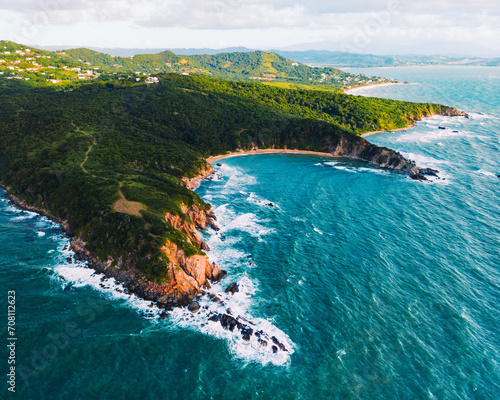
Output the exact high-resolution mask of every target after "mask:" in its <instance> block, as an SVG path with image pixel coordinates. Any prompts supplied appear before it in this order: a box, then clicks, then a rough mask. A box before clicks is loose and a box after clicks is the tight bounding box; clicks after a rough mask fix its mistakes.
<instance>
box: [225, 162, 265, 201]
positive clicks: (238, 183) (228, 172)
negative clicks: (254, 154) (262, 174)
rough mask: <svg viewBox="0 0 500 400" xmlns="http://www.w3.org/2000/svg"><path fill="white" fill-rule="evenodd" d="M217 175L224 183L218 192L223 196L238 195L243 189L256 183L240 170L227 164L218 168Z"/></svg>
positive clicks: (253, 178) (251, 177)
mask: <svg viewBox="0 0 500 400" xmlns="http://www.w3.org/2000/svg"><path fill="white" fill-rule="evenodd" d="M217 175H220V177H221V180H222V181H225V182H226V183H225V184H224V186H223V187H222V188H221V189H220V191H219V192H220V193H221V194H225V195H227V194H233V193H238V192H239V191H241V190H242V188H243V187H245V186H248V185H254V184H256V183H257V180H256V179H255V177H253V176H251V175H248V174H247V173H245V172H244V171H243V170H242V169H241V168H236V167H232V166H230V165H227V164H223V165H222V167H220V169H219V170H218V172H217Z"/></svg>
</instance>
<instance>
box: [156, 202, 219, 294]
mask: <svg viewBox="0 0 500 400" xmlns="http://www.w3.org/2000/svg"><path fill="white" fill-rule="evenodd" d="M181 211H182V213H183V215H182V216H181V215H173V214H171V213H167V214H166V215H165V220H166V221H167V223H169V224H170V225H172V226H173V227H174V228H176V229H177V230H179V231H181V232H183V233H185V234H186V235H187V237H188V239H189V241H190V242H191V243H192V244H193V245H195V246H197V247H199V248H202V249H203V248H206V247H207V246H206V244H205V246H204V243H203V242H202V240H201V238H200V235H199V234H198V231H197V230H196V228H198V229H201V230H205V229H207V226H213V225H215V223H214V220H215V219H216V218H215V215H214V214H213V212H212V211H211V210H201V209H200V208H198V207H197V206H196V205H193V206H191V207H190V208H188V207H187V206H186V205H182V206H181ZM162 250H163V251H164V252H165V254H166V256H167V257H168V259H169V260H170V263H169V266H168V268H169V274H170V277H171V280H170V283H169V285H168V291H169V293H172V294H176V295H177V296H179V297H180V298H183V297H186V294H188V296H189V295H193V294H199V293H200V292H201V288H202V287H203V286H204V287H209V286H210V283H209V281H218V280H220V279H222V278H223V277H224V276H225V275H226V273H225V271H222V270H221V269H220V268H219V267H218V266H217V264H215V263H211V262H210V260H209V259H208V257H207V256H206V255H193V256H190V257H186V254H185V252H184V250H182V249H179V248H178V246H177V245H176V244H175V243H173V242H170V241H168V242H167V243H165V246H164V247H163V248H162Z"/></svg>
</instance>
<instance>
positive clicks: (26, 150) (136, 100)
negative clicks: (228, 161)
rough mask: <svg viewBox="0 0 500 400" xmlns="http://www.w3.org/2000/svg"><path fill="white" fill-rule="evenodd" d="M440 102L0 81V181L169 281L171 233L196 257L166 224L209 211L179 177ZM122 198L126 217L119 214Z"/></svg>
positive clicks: (96, 243)
mask: <svg viewBox="0 0 500 400" xmlns="http://www.w3.org/2000/svg"><path fill="white" fill-rule="evenodd" d="M440 107H441V106H437V105H431V104H412V103H405V102H399V101H391V100H382V99H369V98H362V97H353V96H348V95H343V94H334V93H331V92H322V91H305V90H286V89H280V88H274V87H269V86H266V85H262V84H258V83H242V82H230V81H223V80H217V79H212V78H206V77H201V76H181V75H178V74H165V75H161V76H160V82H159V83H157V84H152V85H146V84H138V83H136V82H135V79H129V80H121V81H114V82H108V83H96V84H87V85H83V86H79V87H75V88H73V89H70V88H66V90H56V89H54V88H48V87H45V88H40V87H35V88H33V87H31V86H29V83H28V82H23V81H13V80H11V81H3V82H2V83H0V110H1V113H0V144H1V145H0V182H2V183H3V184H5V185H7V186H9V188H10V190H11V191H12V192H13V193H15V194H17V195H20V196H21V197H22V198H24V199H25V200H26V201H27V202H29V203H31V204H35V205H37V206H40V207H43V208H45V209H48V210H50V211H51V212H52V213H53V214H54V215H56V216H59V217H62V218H64V219H67V220H68V221H69V223H70V224H71V226H72V227H74V229H75V231H76V234H77V235H79V234H82V235H83V238H84V240H85V241H86V242H87V246H88V247H89V249H90V250H92V251H94V252H95V254H96V255H97V256H98V257H99V258H100V259H102V260H107V259H108V257H112V258H113V259H114V260H115V262H118V263H119V264H120V265H124V267H126V266H131V265H135V266H137V267H138V268H139V269H140V270H141V271H142V273H143V274H144V276H146V277H147V278H148V279H155V280H159V281H162V280H165V279H167V278H168V277H167V272H166V271H167V268H166V265H167V263H168V260H167V259H166V256H165V255H164V254H163V253H162V252H161V251H160V248H161V246H162V244H163V243H164V242H165V240H166V239H167V238H168V239H170V240H172V241H174V242H175V243H177V244H178V245H179V246H180V247H181V248H183V249H184V250H185V251H186V253H187V254H188V255H191V254H195V253H200V252H201V251H200V249H197V248H194V246H193V245H191V244H190V243H189V241H188V240H187V238H186V236H185V235H184V234H183V233H181V232H179V231H177V230H175V229H174V228H172V227H171V226H170V225H168V224H167V223H166V222H165V218H164V214H165V212H172V213H175V214H177V215H180V216H181V217H182V218H189V217H187V216H186V215H184V214H183V213H182V211H181V208H180V205H181V204H182V203H184V204H187V205H192V204H196V205H197V206H198V207H200V208H202V209H203V208H205V207H207V205H206V204H205V203H204V202H203V200H202V199H201V198H199V197H198V196H197V195H196V194H195V193H193V192H191V191H189V190H188V189H186V188H185V186H184V184H183V182H182V180H181V179H182V178H183V177H186V176H187V177H192V176H194V175H196V174H197V173H198V171H199V170H200V169H201V168H202V167H204V166H205V161H204V158H205V157H207V156H209V155H213V154H221V153H224V152H226V151H228V150H235V149H238V148H240V149H248V148H252V147H259V148H267V147H271V146H276V147H277V148H283V147H285V146H286V147H288V148H299V149H303V150H317V151H324V150H325V149H328V147H329V146H330V145H335V144H336V143H338V142H339V140H340V137H341V136H346V137H348V138H349V140H351V141H356V140H360V139H358V138H357V137H356V136H355V135H354V133H360V132H366V131H369V130H380V129H392V128H397V127H403V126H406V125H407V124H408V123H409V122H411V121H412V120H413V119H415V118H417V117H420V116H421V115H425V114H428V113H431V112H439V111H440ZM120 199H122V201H123V202H125V203H126V205H127V207H129V208H128V210H129V211H128V212H118V211H117V209H115V207H116V204H117V203H116V202H117V201H118V200H120Z"/></svg>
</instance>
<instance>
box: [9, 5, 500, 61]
mask: <svg viewBox="0 0 500 400" xmlns="http://www.w3.org/2000/svg"><path fill="white" fill-rule="evenodd" d="M0 39H3V40H12V41H15V42H18V43H22V44H27V45H31V46H35V45H39V46H51V45H52V46H61V47H67V46H86V47H100V48H203V47H208V48H216V49H217V48H224V47H231V46H246V47H248V48H252V49H286V50H308V49H317V50H338V51H349V52H356V53H372V54H447V55H448V54H452V55H465V56H482V57H500V0H421V1H419V0H341V1H339V0H308V1H306V0H298V1H293V0H15V1H12V0H0Z"/></svg>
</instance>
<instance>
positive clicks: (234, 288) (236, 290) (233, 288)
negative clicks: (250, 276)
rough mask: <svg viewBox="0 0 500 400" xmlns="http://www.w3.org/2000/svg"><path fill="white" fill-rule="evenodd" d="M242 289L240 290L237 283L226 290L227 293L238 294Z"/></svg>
mask: <svg viewBox="0 0 500 400" xmlns="http://www.w3.org/2000/svg"><path fill="white" fill-rule="evenodd" d="M239 291H240V289H239V288H238V284H237V283H236V282H233V283H231V284H230V285H229V286H228V287H227V288H226V290H225V292H226V293H231V294H235V293H238V292H239Z"/></svg>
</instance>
